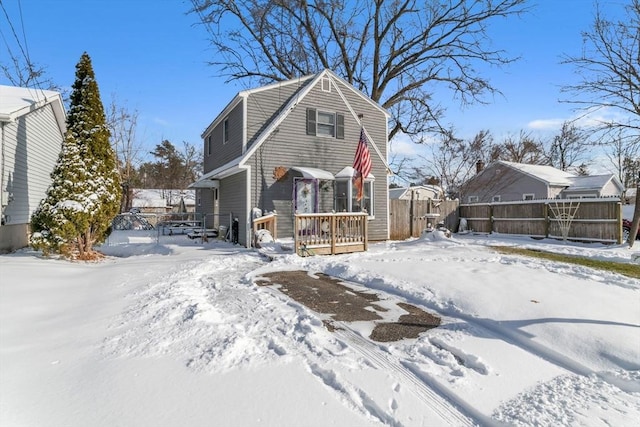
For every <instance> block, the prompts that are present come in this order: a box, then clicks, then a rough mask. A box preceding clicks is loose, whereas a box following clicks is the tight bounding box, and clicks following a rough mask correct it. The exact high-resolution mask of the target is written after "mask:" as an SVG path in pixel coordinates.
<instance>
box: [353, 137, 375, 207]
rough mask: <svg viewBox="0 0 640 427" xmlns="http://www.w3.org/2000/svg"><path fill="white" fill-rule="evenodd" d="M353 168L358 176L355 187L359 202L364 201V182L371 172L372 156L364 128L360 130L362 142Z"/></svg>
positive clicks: (359, 143)
mask: <svg viewBox="0 0 640 427" xmlns="http://www.w3.org/2000/svg"><path fill="white" fill-rule="evenodd" d="M353 168H354V169H355V170H356V172H357V174H356V175H355V176H354V181H355V185H356V187H357V188H358V195H357V197H356V199H357V200H361V199H362V195H363V194H362V193H363V191H362V190H363V188H364V180H365V178H366V177H367V176H368V175H369V172H371V154H370V153H369V144H368V142H367V136H366V135H365V133H364V128H362V129H360V141H359V142H358V148H357V149H356V157H355V158H354V159H353Z"/></svg>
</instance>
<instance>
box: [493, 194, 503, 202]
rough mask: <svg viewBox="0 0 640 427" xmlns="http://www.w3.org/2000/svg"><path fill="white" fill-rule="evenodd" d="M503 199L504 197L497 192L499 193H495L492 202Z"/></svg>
mask: <svg viewBox="0 0 640 427" xmlns="http://www.w3.org/2000/svg"><path fill="white" fill-rule="evenodd" d="M501 199H502V197H500V195H499V194H497V195H495V196H493V197H492V198H491V203H498V202H500V200H501Z"/></svg>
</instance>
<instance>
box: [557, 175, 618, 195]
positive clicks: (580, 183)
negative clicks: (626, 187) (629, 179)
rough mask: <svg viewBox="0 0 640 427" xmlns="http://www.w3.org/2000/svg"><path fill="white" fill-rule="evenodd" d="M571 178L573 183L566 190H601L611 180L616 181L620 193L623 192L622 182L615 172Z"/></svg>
mask: <svg viewBox="0 0 640 427" xmlns="http://www.w3.org/2000/svg"><path fill="white" fill-rule="evenodd" d="M570 180H571V184H570V185H569V186H568V187H567V188H566V189H565V191H585V190H601V189H602V188H604V187H605V186H606V185H607V184H608V183H609V182H611V181H614V182H615V184H616V186H617V187H618V188H619V189H620V193H622V184H620V182H619V181H618V179H617V178H616V177H615V175H614V174H605V175H587V176H576V177H573V178H571V179H570Z"/></svg>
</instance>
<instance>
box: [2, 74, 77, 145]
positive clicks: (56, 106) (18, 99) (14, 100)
mask: <svg viewBox="0 0 640 427" xmlns="http://www.w3.org/2000/svg"><path fill="white" fill-rule="evenodd" d="M47 104H52V105H53V111H54V114H55V117H56V121H57V122H58V127H59V128H60V131H61V133H64V131H65V129H66V124H65V121H66V117H65V111H64V105H63V104H62V96H61V95H60V94H59V93H58V92H55V91H52V90H43V89H33V88H26V87H15V86H4V85H0V122H12V121H15V120H16V119H17V118H18V117H21V116H24V115H25V114H27V113H29V112H30V111H34V110H37V109H38V108H41V107H43V106H45V105H47Z"/></svg>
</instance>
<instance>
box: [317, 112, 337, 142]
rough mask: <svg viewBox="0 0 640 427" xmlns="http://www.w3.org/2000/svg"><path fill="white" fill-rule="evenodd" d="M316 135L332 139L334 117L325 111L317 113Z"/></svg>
mask: <svg viewBox="0 0 640 427" xmlns="http://www.w3.org/2000/svg"><path fill="white" fill-rule="evenodd" d="M317 117H318V118H317V122H316V123H317V126H318V127H317V128H316V135H318V136H331V137H333V135H334V132H335V129H336V115H335V114H333V113H327V112H325V111H318V116H317Z"/></svg>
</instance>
